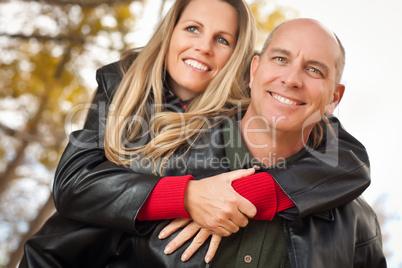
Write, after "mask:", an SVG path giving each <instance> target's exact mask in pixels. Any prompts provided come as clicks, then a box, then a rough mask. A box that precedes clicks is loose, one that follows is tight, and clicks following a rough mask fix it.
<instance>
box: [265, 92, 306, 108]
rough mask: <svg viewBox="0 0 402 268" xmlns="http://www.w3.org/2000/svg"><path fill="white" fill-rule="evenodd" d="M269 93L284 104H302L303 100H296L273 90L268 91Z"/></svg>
mask: <svg viewBox="0 0 402 268" xmlns="http://www.w3.org/2000/svg"><path fill="white" fill-rule="evenodd" d="M269 93H270V94H271V96H272V97H273V98H274V99H276V100H277V101H279V102H281V103H284V104H288V105H293V106H298V105H304V104H305V103H304V102H301V101H298V100H291V99H288V98H286V97H284V96H282V95H279V94H277V93H274V92H269Z"/></svg>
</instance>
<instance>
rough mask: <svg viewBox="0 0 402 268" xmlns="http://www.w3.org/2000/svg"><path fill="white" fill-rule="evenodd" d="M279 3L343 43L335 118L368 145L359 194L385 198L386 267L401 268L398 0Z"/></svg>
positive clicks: (290, 0) (401, 58)
mask: <svg viewBox="0 0 402 268" xmlns="http://www.w3.org/2000/svg"><path fill="white" fill-rule="evenodd" d="M278 2H279V1H278ZM280 4H281V5H283V6H290V7H292V8H294V9H297V10H298V11H299V12H300V16H301V17H310V18H314V19H318V20H320V21H321V22H323V23H324V24H325V25H326V26H328V27H329V28H330V29H331V30H333V31H334V32H335V33H336V34H337V35H338V36H339V38H340V39H341V41H342V42H343V44H344V46H345V49H346V55H347V60H346V68H345V73H344V77H343V80H344V81H343V82H344V83H345V84H346V92H345V95H344V98H343V100H342V102H341V104H340V107H339V109H338V112H337V116H338V118H339V119H340V120H341V122H342V123H343V125H344V126H345V128H346V129H347V130H348V131H349V132H350V133H352V134H353V135H354V136H355V137H357V138H358V139H359V140H360V141H361V142H362V143H363V144H364V145H365V146H366V148H367V151H368V153H369V156H370V159H371V160H370V162H371V176H372V183H371V186H370V187H369V188H368V190H366V192H365V193H364V194H363V196H364V197H365V198H366V199H367V201H368V202H369V203H370V204H374V202H375V201H376V200H377V199H382V200H383V201H384V202H383V204H384V208H383V209H384V210H383V211H384V212H385V213H386V214H387V215H389V216H390V218H391V219H390V221H389V222H388V223H387V224H386V228H385V230H383V233H385V232H386V233H388V235H389V236H390V241H389V242H388V244H387V245H386V246H387V249H389V250H390V251H391V252H392V253H393V255H392V256H391V258H389V259H388V262H389V263H388V266H389V267H402V254H400V253H399V254H398V253H397V252H396V250H397V249H400V248H401V245H402V242H401V241H402V228H401V227H402V209H401V205H400V204H401V202H402V195H401V192H400V190H401V187H402V186H401V183H400V180H401V179H402V162H401V160H402V158H401V157H400V152H401V151H402V145H401V140H400V139H399V138H400V133H401V132H402V122H401V119H400V118H399V111H400V107H401V104H400V100H401V99H402V85H401V84H400V83H399V80H400V77H401V72H402V67H401V62H402V50H401V48H402V37H401V34H400V29H398V28H400V26H401V25H402V16H401V14H400V12H401V11H402V1H399V0H353V1H349V0H337V1H324V0H323V1H315V0H282V1H280ZM398 255H399V256H398Z"/></svg>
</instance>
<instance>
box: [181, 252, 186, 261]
mask: <svg viewBox="0 0 402 268" xmlns="http://www.w3.org/2000/svg"><path fill="white" fill-rule="evenodd" d="M181 261H187V254H186V253H184V254H183V255H181Z"/></svg>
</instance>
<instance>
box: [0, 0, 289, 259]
mask: <svg viewBox="0 0 402 268" xmlns="http://www.w3.org/2000/svg"><path fill="white" fill-rule="evenodd" d="M143 2H145V1H143V0H136V1H135V0H134V1H133V0H37V1H30V0H19V1H18V0H16V1H7V0H0V89H1V91H0V133H1V136H0V176H1V177H0V267H1V266H2V263H3V265H5V263H8V264H7V267H15V266H16V265H17V264H18V262H19V260H20V258H21V255H22V251H23V244H24V242H25V240H26V238H28V237H30V236H31V235H32V234H33V233H34V232H36V230H37V229H38V228H39V227H40V226H41V225H42V224H43V222H44V221H45V220H46V219H47V218H48V216H49V215H50V214H51V213H52V211H53V210H54V205H53V199H52V197H51V194H50V193H51V183H52V180H53V174H54V169H55V167H56V165H57V163H58V161H59V158H60V155H61V153H62V151H63V149H64V147H65V145H66V138H67V135H66V133H68V132H70V131H71V129H74V128H78V127H79V125H80V124H81V121H82V118H83V116H84V114H83V113H81V114H79V113H77V114H76V111H78V110H80V109H81V108H78V109H77V107H81V106H79V104H82V103H86V102H89V101H90V92H91V91H92V90H94V88H93V86H91V85H89V83H88V80H89V78H88V77H86V74H87V73H90V75H91V77H93V76H94V70H95V69H96V68H97V67H99V66H101V65H104V64H106V63H109V62H110V61H113V60H116V59H118V58H119V54H120V52H121V51H123V50H125V49H127V48H128V47H133V43H131V41H130V38H128V37H129V36H130V34H132V32H133V29H134V26H135V23H136V14H140V12H138V9H143V8H144V4H143ZM172 3H173V1H172V0H160V1H159V4H158V5H159V6H158V7H152V8H159V10H160V16H159V18H157V17H155V18H154V19H155V21H159V19H160V17H162V14H163V12H164V11H165V10H166V8H165V5H166V6H168V4H172ZM248 3H249V4H250V6H251V8H252V11H253V13H254V15H255V17H256V19H257V22H258V26H259V30H260V33H261V34H260V43H261V42H262V41H263V40H264V39H265V37H266V34H267V33H268V32H269V31H271V30H272V29H273V28H274V27H275V26H276V25H277V24H279V23H281V22H283V21H284V20H286V19H288V18H289V17H294V16H295V13H288V12H289V11H288V10H287V12H285V9H283V8H281V7H277V6H276V5H275V3H274V2H273V1H269V0H267V1H263V0H250V1H248ZM87 70H89V71H90V72H89V71H88V72H86V71H87ZM92 80H93V79H92ZM81 110H84V109H81ZM72 115H73V116H72ZM67 121H68V122H67ZM1 252H3V255H1ZM12 252H13V253H12ZM11 253H12V254H11Z"/></svg>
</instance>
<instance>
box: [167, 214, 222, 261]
mask: <svg viewBox="0 0 402 268" xmlns="http://www.w3.org/2000/svg"><path fill="white" fill-rule="evenodd" d="M184 226H186V227H185V228H184V229H183V230H182V231H181V232H180V233H179V234H178V235H177V236H176V237H175V238H174V239H173V240H172V241H170V243H169V244H168V245H167V246H166V247H165V250H164V252H165V254H171V253H173V252H174V251H175V250H177V249H178V248H179V247H180V246H181V245H183V244H184V243H185V242H186V241H187V240H189V239H191V238H192V237H194V235H195V237H194V239H193V241H192V242H191V244H190V246H189V247H188V248H187V249H186V250H185V251H184V252H183V254H182V255H181V260H182V261H187V260H188V259H190V258H191V256H193V254H194V253H195V252H196V251H197V250H198V249H199V248H200V247H201V246H202V244H204V243H205V241H206V240H207V239H208V237H209V236H210V235H212V233H211V232H210V231H208V230H207V229H205V228H201V226H200V225H198V224H197V223H195V222H194V221H192V220H191V219H184V218H177V219H175V220H173V221H172V222H171V223H170V224H168V225H167V226H166V227H165V228H163V230H162V231H161V232H160V233H159V238H160V239H164V238H166V237H168V236H170V235H171V234H173V233H174V232H175V231H177V230H178V229H180V228H182V227H184ZM221 238H222V237H221V236H219V235H212V238H211V242H210V244H209V248H208V251H207V254H206V255H205V258H204V260H205V262H206V263H209V262H210V261H211V260H212V259H213V257H214V256H215V253H216V251H217V249H218V246H219V243H220V242H221Z"/></svg>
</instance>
